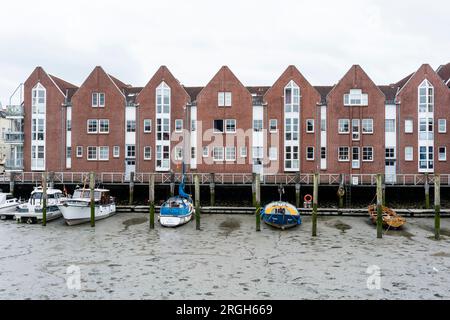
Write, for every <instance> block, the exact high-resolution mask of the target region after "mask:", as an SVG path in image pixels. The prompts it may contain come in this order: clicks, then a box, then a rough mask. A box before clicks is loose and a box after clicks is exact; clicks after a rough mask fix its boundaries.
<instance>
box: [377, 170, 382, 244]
mask: <svg viewBox="0 0 450 320" xmlns="http://www.w3.org/2000/svg"><path fill="white" fill-rule="evenodd" d="M382 204H383V190H382V178H381V174H377V238H378V239H381V238H382V237H383V208H382Z"/></svg>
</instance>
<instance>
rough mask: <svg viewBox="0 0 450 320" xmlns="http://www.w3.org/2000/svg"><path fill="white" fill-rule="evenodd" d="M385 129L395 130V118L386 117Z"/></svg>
mask: <svg viewBox="0 0 450 320" xmlns="http://www.w3.org/2000/svg"><path fill="white" fill-rule="evenodd" d="M384 131H385V132H395V120H394V119H386V120H385V122H384Z"/></svg>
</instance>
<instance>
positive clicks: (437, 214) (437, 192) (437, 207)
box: [434, 174, 441, 240]
mask: <svg viewBox="0 0 450 320" xmlns="http://www.w3.org/2000/svg"><path fill="white" fill-rule="evenodd" d="M440 237H441V176H440V175H439V174H435V175H434V238H435V239H436V240H439V239H440Z"/></svg>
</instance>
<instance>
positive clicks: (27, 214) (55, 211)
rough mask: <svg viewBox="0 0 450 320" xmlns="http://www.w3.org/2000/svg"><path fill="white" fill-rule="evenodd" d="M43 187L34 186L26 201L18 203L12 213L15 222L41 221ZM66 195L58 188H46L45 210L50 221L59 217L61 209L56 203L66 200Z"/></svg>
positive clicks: (29, 222)
mask: <svg viewBox="0 0 450 320" xmlns="http://www.w3.org/2000/svg"><path fill="white" fill-rule="evenodd" d="M43 195H44V191H43V188H42V187H41V186H40V187H36V188H34V190H33V191H32V192H31V195H30V199H29V200H28V202H27V203H23V204H19V205H18V206H17V209H16V212H15V214H14V217H15V219H16V220H17V222H26V223H28V224H32V223H38V222H40V221H42V213H43V209H42V208H43V201H42V200H43V199H42V198H43ZM66 199H67V198H66V197H65V196H64V194H63V192H62V191H61V190H59V189H53V188H47V211H46V220H47V221H51V220H55V219H58V218H59V217H61V211H60V210H59V208H58V205H60V204H62V203H63V202H64V201H66Z"/></svg>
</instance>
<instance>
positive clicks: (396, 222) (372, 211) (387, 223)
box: [368, 204, 406, 228]
mask: <svg viewBox="0 0 450 320" xmlns="http://www.w3.org/2000/svg"><path fill="white" fill-rule="evenodd" d="M381 208H382V211H383V227H389V228H400V227H401V226H403V225H404V224H405V223H406V219H405V218H403V217H401V216H399V215H398V214H397V213H396V212H395V211H394V210H392V209H390V208H388V207H385V206H382V207H381ZM368 209H369V215H370V220H371V221H372V222H373V223H374V224H376V223H377V206H376V205H375V204H373V205H370V206H369V208H368Z"/></svg>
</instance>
